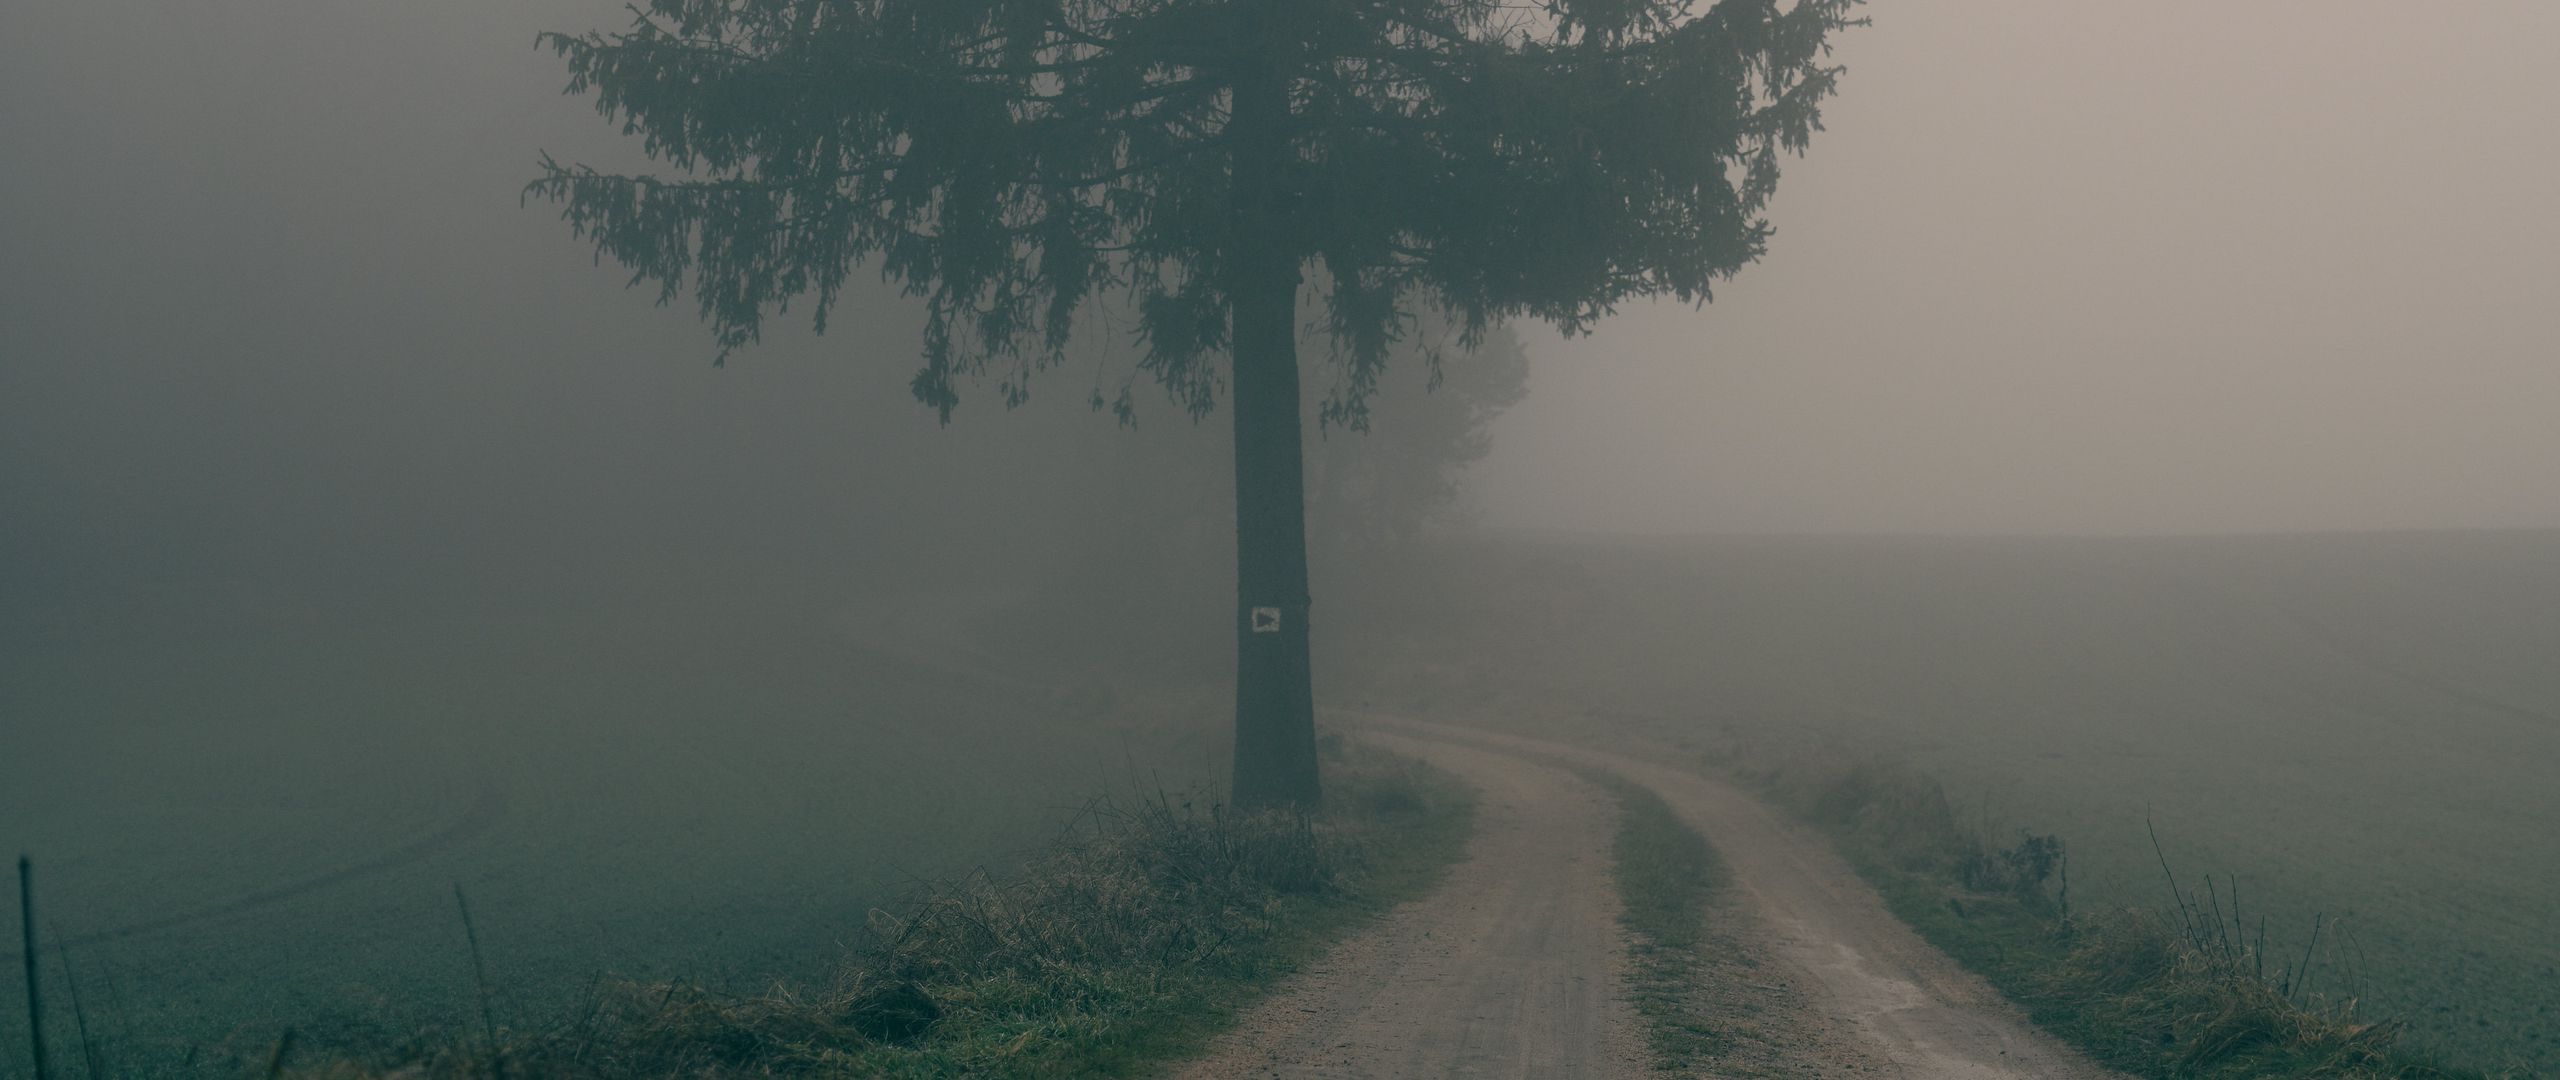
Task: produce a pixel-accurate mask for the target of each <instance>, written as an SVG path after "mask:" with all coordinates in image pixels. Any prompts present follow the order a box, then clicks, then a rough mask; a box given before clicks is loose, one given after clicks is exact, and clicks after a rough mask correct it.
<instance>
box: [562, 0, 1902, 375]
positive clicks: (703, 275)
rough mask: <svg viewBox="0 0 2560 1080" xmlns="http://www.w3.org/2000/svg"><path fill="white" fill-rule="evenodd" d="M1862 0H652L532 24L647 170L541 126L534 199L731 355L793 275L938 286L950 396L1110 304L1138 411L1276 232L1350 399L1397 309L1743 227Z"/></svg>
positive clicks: (1733, 266) (1541, 285)
mask: <svg viewBox="0 0 2560 1080" xmlns="http://www.w3.org/2000/svg"><path fill="white" fill-rule="evenodd" d="M1855 3H1856V0H1795V2H1793V3H1792V4H1781V3H1779V2H1777V0H1722V2H1719V3H1714V4H1711V5H1704V6H1702V5H1699V4H1697V3H1694V2H1692V0H1541V2H1535V3H1516V2H1515V3H1501V2H1495V0H647V2H646V3H644V4H640V5H636V6H635V7H634V8H633V11H634V20H633V22H632V23H631V25H630V26H629V27H628V28H627V29H625V30H622V31H620V32H615V33H593V32H591V33H583V34H548V35H545V36H544V37H543V39H542V40H543V43H544V44H545V45H546V46H548V47H549V48H552V49H554V50H556V51H557V52H558V54H559V55H560V56H561V57H563V58H564V60H565V61H566V63H567V65H568V69H569V72H570V84H569V90H570V91H571V92H572V93H592V94H593V95H594V97H595V101H596V104H597V107H598V109H599V110H600V111H601V112H603V113H604V114H605V115H607V116H608V117H610V118H612V119H614V120H616V121H618V122H619V123H620V124H621V125H622V126H623V128H624V130H625V131H626V132H627V133H629V134H632V135H636V136H639V137H640V138H641V139H642V140H644V143H645V148H646V150H647V151H648V153H649V154H650V156H651V157H652V158H654V159H655V160H657V161H659V162H662V163H663V164H665V165H666V166H668V167H670V169H671V170H672V174H671V175H667V176H627V175H614V174H607V173H602V172H598V171H596V170H594V169H591V168H588V167H585V166H582V165H574V164H564V163H561V162H559V161H556V160H553V159H551V158H549V157H548V156H546V157H545V158H544V160H543V164H542V173H541V176H540V177H539V178H538V179H537V180H535V181H534V182H533V184H532V185H531V186H530V188H529V193H530V194H531V195H533V196H536V197H540V198H545V199H550V200H554V201H557V202H558V203H560V204H561V205H562V207H563V214H564V216H565V217H566V218H567V220H568V221H569V222H570V223H571V225H572V226H573V227H574V228H575V229H576V230H577V231H578V233H579V234H580V235H582V236H584V237H587V238H589V239H590V240H591V241H592V242H593V243H594V244H595V246H596V248H597V251H598V253H599V255H600V256H610V257H611V258H612V259H613V260H615V261H616V262H619V263H621V264H623V265H624V266H626V267H628V268H629V269H630V270H631V271H632V273H633V275H634V278H633V280H634V282H635V283H639V282H648V283H653V284H655V285H656V286H657V287H658V288H659V290H660V294H659V295H660V299H661V301H662V302H671V301H674V300H677V299H680V298H682V297H683V296H684V295H685V294H686V293H687V292H688V291H690V293H691V296H692V299H693V300H694V301H695V302H697V303H698V304H699V306H700V310H701V313H702V316H703V317H704V319H705V320H706V321H707V322H708V323H709V325H710V326H711V328H712V331H713V334H714V336H715V338H716V341H717V344H718V346H719V348H720V351H721V355H722V356H723V357H724V358H725V357H726V356H727V355H728V353H729V351H730V350H732V349H735V348H738V347H741V346H744V345H747V344H749V343H752V342H754V341H756V340H757V339H758V337H759V335H760V333H761V330H762V327H763V325H764V321H765V320H766V319H767V318H769V317H773V316H775V315H777V314H780V313H783V312H785V311H788V310H789V308H790V305H791V304H793V303H795V302H798V303H802V304H804V305H805V306H806V307H807V309H808V310H809V314H810V316H811V317H812V318H813V319H814V320H815V322H816V324H817V326H818V327H819V329H820V330H822V331H823V330H824V329H825V326H826V322H827V318H828V315H829V313H830V310H831V309H832V308H833V306H834V305H835V303H836V302H837V300H838V298H839V297H840V296H841V295H842V294H843V291H844V290H845V288H846V287H847V285H848V283H849V282H850V281H852V280H853V277H854V275H855V274H856V272H857V271H860V270H862V269H864V268H866V267H872V268H876V270H877V272H878V273H879V274H880V275H882V276H883V277H885V278H886V279H887V280H888V281H890V282H892V283H894V284H895V285H897V286H899V287H901V288H903V289H904V290H906V291H908V292H909V293H911V294H914V295H916V296H918V297H920V298H921V299H922V301H923V302H924V304H925V306H926V308H927V311H928V321H927V326H926V331H925V334H924V340H923V356H922V365H921V368H920V370H919V371H918V372H917V374H916V377H915V379H914V382H913V387H914V390H915V393H916V396H917V397H918V398H919V399H920V400H922V401H923V402H925V403H926V404H927V405H929V406H932V407H933V408H935V409H937V410H939V411H940V413H941V415H942V417H943V418H944V419H945V420H946V421H947V420H948V419H950V416H951V411H952V410H953V408H955V407H956V406H957V405H958V403H959V401H960V396H961V388H962V386H963V385H964V383H966V382H968V381H970V380H971V379H974V378H986V379H991V380H992V381H994V383H995V386H996V390H997V393H998V394H999V395H1000V396H1001V397H1002V398H1003V399H1004V400H1005V401H1006V402H1008V403H1019V402H1021V401H1022V400H1024V398H1025V397H1026V396H1027V395H1028V393H1029V388H1030V384H1031V382H1032V379H1033V376H1034V375H1035V374H1036V373H1037V372H1039V371H1041V370H1042V369H1044V368H1046V367H1048V366H1051V365H1053V364H1055V363H1057V362H1059V361H1060V360H1061V359H1063V358H1064V356H1065V354H1066V350H1067V346H1068V342H1069V341H1070V339H1071V338H1072V337H1073V336H1074V335H1075V334H1076V332H1077V328H1078V324H1079V320H1080V319H1084V318H1089V317H1090V316H1091V313H1092V312H1093V311H1095V310H1096V309H1097V305H1100V304H1102V303H1104V302H1106V301H1108V302H1110V303H1113V304H1117V305H1124V306H1121V307H1118V308H1117V309H1116V310H1119V311H1124V312H1127V313H1131V314H1132V315H1133V318H1132V319H1131V320H1130V321H1129V323H1128V325H1127V329H1128V330H1130V331H1131V332H1132V333H1133V334H1134V338H1135V340H1136V341H1137V342H1138V343H1139V344H1140V345H1141V346H1142V350H1141V352H1140V357H1139V359H1138V360H1137V361H1136V365H1135V368H1136V370H1135V371H1133V372H1132V373H1131V375H1130V377H1129V378H1128V379H1124V380H1120V381H1119V385H1118V386H1117V387H1116V388H1115V389H1112V392H1111V393H1109V394H1108V395H1107V397H1108V400H1107V402H1106V393H1105V389H1106V388H1105V387H1103V386H1099V385H1098V386H1097V387H1096V389H1095V393H1094V397H1093V401H1094V404H1095V405H1096V406H1097V407H1103V406H1105V405H1106V404H1107V405H1108V406H1109V407H1110V408H1112V409H1113V410H1114V411H1116V412H1118V413H1119V414H1120V415H1121V416H1122V417H1123V418H1124V419H1127V418H1129V417H1130V416H1132V415H1133V411H1134V408H1135V405H1134V403H1133V400H1132V396H1131V387H1132V385H1133V383H1134V382H1135V381H1137V379H1138V377H1139V375H1140V373H1143V374H1144V375H1146V376H1152V377H1153V379H1154V380H1155V381H1157V382H1159V383H1161V384H1162V386H1163V387H1164V388H1165V389H1166V390H1167V391H1168V392H1169V394H1170V395H1171V397H1172V399H1173V400H1174V401H1175V402H1177V403H1178V404H1179V405H1180V406H1181V407H1183V408H1184V409H1186V410H1188V411H1189V412H1191V413H1192V414H1194V415H1198V414H1202V413H1205V412H1207V411H1209V410H1210V409H1213V408H1215V407H1216V405H1217V403H1218V400H1219V398H1220V396H1221V393H1222V390H1223V389H1224V388H1225V385H1226V376H1225V374H1224V373H1223V372H1222V371H1221V368H1220V365H1219V364H1218V363H1217V360H1218V358H1219V357H1220V356H1222V355H1223V354H1224V353H1225V352H1226V351H1227V350H1228V348H1229V346H1230V341H1229V338H1230V335H1231V333H1232V327H1233V323H1232V322H1231V305H1232V302H1233V299H1234V297H1235V295H1236V292H1237V289H1238V288H1239V287H1240V286H1239V284H1238V283H1239V281H1240V280H1241V278H1240V275H1242V274H1244V273H1246V272H1247V270H1246V268H1244V267H1243V266H1241V265H1239V264H1238V262H1237V260H1236V258H1235V254H1236V253H1237V252H1239V251H1243V250H1248V249H1254V248H1256V247H1261V248H1268V247H1272V246H1274V245H1277V246H1278V247H1279V248H1280V249H1281V250H1280V252H1279V256H1280V257H1281V258H1283V259H1285V260H1286V262H1287V263H1288V264H1289V265H1291V266H1296V267H1303V268H1305V269H1306V270H1308V271H1310V272H1311V273H1310V276H1309V280H1310V281H1312V282H1313V283H1314V292H1315V295H1314V297H1313V301H1312V302H1313V303H1314V304H1315V305H1316V306H1315V309H1314V310H1316V311H1317V312H1319V313H1320V315H1319V316H1318V322H1319V323H1320V325H1321V327H1322V329H1323V333H1324V336H1325V337H1326V338H1327V339H1328V340H1329V342H1330V345H1331V348H1330V350H1329V355H1330V356H1331V357H1332V358H1333V359H1334V361H1335V362H1337V363H1338V364H1339V365H1340V367H1339V371H1338V376H1339V377H1338V378H1337V379H1336V380H1335V381H1334V386H1335V388H1336V389H1335V391H1334V392H1333V394H1332V395H1331V397H1330V398H1329V399H1328V400H1327V401H1326V402H1325V404H1324V407H1323V415H1324V417H1325V418H1326V419H1327V420H1328V421H1330V422H1341V423H1347V424H1351V425H1353V426H1360V425H1363V424H1364V423H1365V420H1366V415H1367V414H1366V401H1367V395H1368V394H1369V393H1370V392H1371V391H1372V390H1373V389H1374V388H1375V386H1376V380H1377V375H1378V371H1379V368H1380V366H1381V365H1382V364H1383V363H1384V361H1385V360H1386V358H1387V356H1388V355H1389V352H1390V349H1391V348H1392V347H1393V346H1394V345H1395V344H1396V343H1397V342H1398V341H1399V340H1400V339H1402V338H1403V337H1404V336H1405V334H1406V332H1407V330H1408V328H1409V327H1410V325H1411V323H1412V319H1413V317H1414V313H1415V312H1416V311H1417V310H1419V308H1420V306H1421V305H1425V304H1427V305H1431V306H1433V307H1436V308H1438V309H1439V310H1440V311H1441V312H1442V313H1444V314H1445V315H1446V317H1448V318H1451V319H1453V320H1454V321H1456V322H1457V323H1458V324H1460V325H1461V326H1463V327H1464V328H1466V329H1467V330H1468V331H1469V332H1470V334H1471V335H1472V334H1480V333H1481V332H1482V331H1483V329H1484V328H1486V327H1488V326H1490V325H1493V324H1495V323H1497V322H1500V321H1502V320H1506V319H1510V318H1514V317H1521V316H1526V317H1533V318H1538V319H1544V320H1548V321H1551V322H1553V323H1556V324H1558V325H1559V326H1562V327H1563V328H1565V329H1566V330H1568V331H1573V330H1578V329H1581V328H1583V327H1585V326H1587V325H1588V324H1589V323H1591V322H1592V321H1593V320H1595V319H1597V318H1599V317H1601V316H1603V315H1605V314H1607V313H1608V312H1609V311H1611V310H1612V308H1613V307H1614V306H1615V305H1617V304H1619V303H1621V302H1623V301H1626V300H1628V299H1631V298H1638V297H1654V296H1670V297H1676V298H1678V299H1681V300H1684V301H1691V302H1699V301H1704V300H1705V299H1707V298H1708V297H1709V295H1710V290H1711V288H1712V286H1713V285H1714V284H1715V283H1716V282H1717V281H1718V280H1720V279H1722V278H1725V277H1727V276H1729V275H1731V274H1733V273H1734V272H1735V271H1736V270H1738V269H1739V268H1741V267H1742V266H1744V265H1746V264H1748V263H1750V262H1751V261H1753V260H1754V259H1755V258H1757V257H1758V256H1759V255H1760V254H1761V253H1762V251H1763V249H1764V248H1765V246H1766V244H1767V242H1768V239H1769V227H1768V225H1767V223H1766V221H1765V219H1764V218H1763V217H1762V210H1763V208H1764V207H1765V205H1766V203H1767V201H1768V199H1769V197H1770V194H1771V193H1772V192H1773V191H1774V190H1775V187H1776V184H1777V180H1778V158H1779V156H1780V155H1781V154H1782V153H1785V152H1789V151H1795V150H1799V149H1801V148H1802V147H1804V146H1805V144H1806V142H1807V140H1808V138H1809V137H1810V135H1811V133H1812V132H1813V131H1815V130H1817V129H1818V128H1819V126H1820V113H1819V106H1820V103H1821V102H1822V100H1823V99H1824V98H1825V97H1826V96H1827V95H1829V94H1830V93H1831V92H1832V90H1833V88H1834V86H1835V83H1836V80H1837V78H1838V74H1839V69H1838V68H1836V67H1834V66H1830V65H1829V64H1828V63H1827V53H1828V42H1829V40H1830V36H1831V34H1832V33H1833V32H1834V31H1835V30H1837V29H1839V28H1841V27H1843V26H1845V25H1848V23H1849V22H1850V19H1849V14H1850V11H1851V10H1852V7H1853V5H1854V4H1855ZM1263 86H1268V87H1271V88H1272V89H1273V90H1274V91H1275V92H1276V93H1278V94H1279V95H1281V97H1280V99H1279V100H1278V101H1277V102H1275V103H1274V105H1273V106H1271V107H1267V108H1266V110H1265V111H1266V112H1267V113H1268V114H1269V116H1270V119H1269V121H1268V122H1267V123H1263V124H1260V125H1249V124H1247V123H1245V122H1242V120H1240V118H1244V119H1250V117H1249V116H1247V109H1248V107H1249V106H1248V103H1247V99H1246V98H1245V97H1244V96H1242V95H1244V94H1246V93H1249V92H1253V90H1252V88H1255V87H1263ZM1248 127H1251V128H1252V130H1247V128H1248ZM1248 139H1252V140H1261V141H1262V142H1263V143H1264V144H1265V145H1264V146H1263V148H1262V150H1261V151H1260V152H1256V153H1252V154H1250V155H1247V154H1246V153H1245V147H1244V145H1243V144H1244V141H1245V140H1248ZM1247 188H1251V189H1253V190H1252V192H1251V194H1252V195H1253V197H1255V198H1258V199H1260V200H1262V205H1263V206H1264V208H1265V209H1267V211H1268V213H1267V215H1265V216H1266V218H1267V222H1266V227H1267V231H1266V232H1265V234H1264V235H1261V236H1256V237H1250V238H1248V237H1240V236H1239V235H1237V231H1238V229H1239V228H1242V227H1245V226H1240V225H1239V217H1238V215H1236V214H1235V213H1233V212H1232V211H1233V209H1234V203H1235V201H1236V200H1237V199H1238V198H1240V197H1244V194H1245V192H1244V189H1247Z"/></svg>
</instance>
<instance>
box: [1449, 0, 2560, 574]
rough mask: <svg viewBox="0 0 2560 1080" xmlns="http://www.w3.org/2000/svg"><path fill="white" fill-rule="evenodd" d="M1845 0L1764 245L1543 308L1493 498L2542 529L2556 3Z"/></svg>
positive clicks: (2030, 517)
mask: <svg viewBox="0 0 2560 1080" xmlns="http://www.w3.org/2000/svg"><path fill="white" fill-rule="evenodd" d="M1868 11H1869V13H1870V14H1871V15H1872V16H1873V17H1874V23H1875V24H1874V25H1873V26H1872V27H1870V28H1868V29H1865V30H1862V31H1858V32H1856V33H1854V34H1852V35H1851V36H1850V37H1849V38H1848V39H1846V41H1845V42H1844V43H1843V45H1842V47H1841V49H1840V50H1839V53H1838V57H1839V59H1840V61H1841V62H1843V63H1845V64H1847V65H1848V66H1849V69H1850V72H1849V76H1848V79H1847V81H1846V85H1845V87H1844V88H1843V90H1842V93H1841V95H1840V96H1839V97H1838V98H1837V99H1835V100H1834V102H1833V103H1832V104H1831V105H1830V106H1829V108H1828V111H1827V114H1826V119H1827V121H1828V126H1829V129H1830V130H1829V131H1828V132H1827V133H1825V134H1823V135H1821V136H1818V137H1817V138H1816V140H1815V143H1814V146H1813V150H1812V153H1811V154H1810V155H1809V156H1808V157H1807V158H1805V159H1804V160H1801V161H1798V162H1796V163H1795V164H1794V166H1793V168H1792V169H1791V170H1790V171H1789V172H1788V173H1787V174H1786V178H1785V181H1784V183H1782V184H1781V186H1780V190H1779V196H1778V203H1777V206H1776V208H1775V213H1774V217H1775V222H1776V224H1777V226H1778V236H1777V239H1776V243H1775V245H1774V246H1773V248H1772V249H1771V252H1770V254H1769V257H1768V258H1767V259H1766V260H1765V261H1764V262H1763V263H1762V264H1761V265H1760V266H1758V267H1756V268H1754V269H1751V270H1748V271H1746V272H1745V274H1744V276H1743V277H1742V278H1741V279H1739V280H1737V281H1736V282H1734V283H1733V284H1732V285H1731V287H1729V288H1728V289H1726V290H1725V291H1724V292H1723V293H1722V294H1721V295H1720V296H1719V297H1718V299H1717V301H1716V303H1715V304H1714V305H1713V306H1711V307H1709V308H1707V309H1706V310H1704V311H1692V310H1690V309H1688V308H1686V307H1681V306H1671V307H1664V308H1651V309H1644V310H1631V311H1628V312H1626V313H1625V314H1624V315H1623V317H1621V318H1620V319H1618V320H1616V321H1615V322H1613V323H1610V324H1607V325H1605V326H1604V327H1603V328H1602V329H1601V330H1600V332H1599V333H1597V334H1596V335H1594V336H1592V337H1590V338H1588V339H1585V340H1577V341H1573V342H1563V343H1560V342H1556V341H1554V340H1553V339H1552V337H1551V336H1542V337H1533V338H1532V339H1531V340H1532V348H1533V349H1534V350H1536V351H1537V352H1538V353H1539V354H1540V355H1541V358H1542V362H1541V363H1540V364H1539V365H1538V367H1537V368H1536V374H1535V378H1534V382H1533V389H1532V391H1531V396H1530V398H1529V400H1528V402H1527V403H1525V404H1523V405H1522V406H1521V407H1520V408H1518V409H1517V410H1515V411H1514V412H1513V414H1512V415H1511V416H1510V417H1509V418H1507V419H1505V420H1504V421H1502V422H1501V426H1500V428H1499V429H1498V430H1499V434H1498V437H1497V439H1496V441H1495V447H1496V449H1495V451H1494V455H1495V456H1494V459H1493V460H1492V461H1490V462H1488V463H1487V465H1486V466H1485V467H1484V469H1483V472H1482V475H1481V477H1480V481H1481V483H1480V494H1481V500H1482V503H1483V506H1484V509H1485V513H1486V517H1487V518H1488V519H1489V520H1492V521H1498V522H1511V523H1522V524H1536V525H1545V526H1557V527H1580V528H1600V529H1626V528H1633V529H1646V530H1745V531H1760V530H1779V531H1796V530H1862V531H1863V530H1887V531H1901V530H1919V531H1957V532H2005V531H2062V532H2080V531H2094V532H2126V531H2131V532H2149V531H2218V530H2271V529H2341V528H2345V529H2356V528H2398V527H2437V526H2553V525H2560V295H2556V294H2560V180H2555V172H2560V66H2555V65H2553V64H2551V63H2550V62H2549V48H2550V43H2551V42H2553V41H2560V4H2552V3H2545V2H2541V0H2504V2H2483V0H2455V2H2446V3H2429V4H2415V5H2413V4H2401V3H2380V2H2371V0H2354V2H2337V0H2323V2H2286V3H2274V2H2263V0H2247V2H2233V0H2208V2H2198V0H2179V2H2167V0H2144V2H2141V3H2106V4H2100V3H2054V2H2050V0H2032V2H2030V0H2015V2H1988V0H1928V2H1918V3H1912V2H1897V0H1884V2H1880V3H1875V4H1872V5H1870V7H1869V9H1868Z"/></svg>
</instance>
